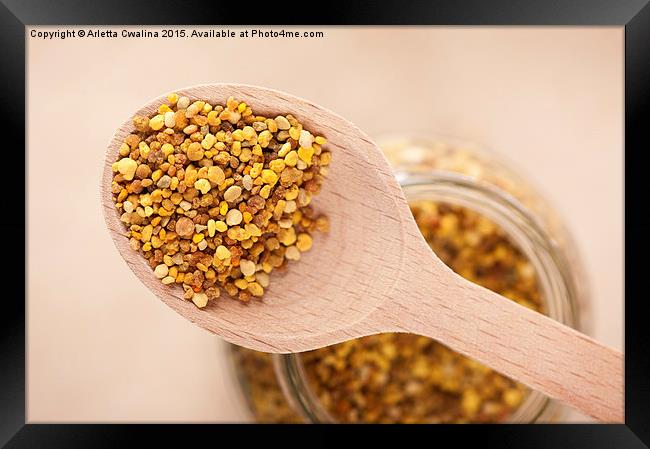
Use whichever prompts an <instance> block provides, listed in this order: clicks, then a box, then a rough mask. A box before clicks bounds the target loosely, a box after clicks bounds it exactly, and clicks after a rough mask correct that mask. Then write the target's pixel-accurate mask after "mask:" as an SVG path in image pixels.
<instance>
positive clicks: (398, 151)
mask: <svg viewBox="0 0 650 449" xmlns="http://www.w3.org/2000/svg"><path fill="white" fill-rule="evenodd" d="M377 143H378V144H379V146H380V147H381V148H382V149H383V150H384V152H385V154H386V156H387V158H388V160H389V161H390V162H391V164H392V165H393V167H394V168H395V175H396V176H397V179H398V180H399V182H400V184H401V186H402V188H403V190H404V193H405V195H406V198H407V200H408V202H409V204H410V205H411V208H412V211H413V212H414V216H415V218H416V221H418V224H419V225H420V228H421V230H422V231H423V235H424V236H425V238H427V240H428V241H429V243H430V244H431V245H432V247H433V248H434V250H435V251H436V253H437V254H438V255H439V256H440V257H441V259H442V260H443V261H445V262H447V263H448V264H449V265H450V267H451V268H452V269H454V270H455V271H457V272H458V273H459V274H461V275H462V276H465V277H468V278H470V279H471V280H473V281H474V282H477V283H479V284H482V285H484V286H485V287H487V288H492V286H496V288H492V289H494V290H495V291H498V290H499V289H500V290H501V291H498V292H499V293H501V294H503V295H504V296H507V297H511V299H513V300H516V301H517V302H519V303H520V304H522V305H525V306H527V307H531V308H534V309H536V310H538V311H540V312H542V313H545V314H547V315H549V316H550V317H552V318H554V319H555V320H557V321H560V322H562V323H564V324H566V325H568V326H571V327H574V328H576V329H578V330H580V331H582V332H588V331H589V329H588V321H589V320H588V316H587V314H588V307H587V302H586V300H587V296H588V295H587V293H588V292H587V289H586V282H585V277H584V273H583V271H582V269H581V264H580V261H579V260H578V255H577V251H576V249H575V247H574V245H573V243H572V240H571V239H570V237H569V235H568V233H567V232H566V230H565V229H564V227H563V225H562V223H561V221H560V220H559V218H558V217H557V215H556V214H555V213H554V211H553V209H552V208H551V207H550V206H549V204H548V203H547V202H546V201H545V200H544V199H543V198H542V197H541V196H540V195H539V193H538V192H537V191H536V190H535V189H534V188H532V187H531V186H530V184H529V183H528V182H527V181H525V180H524V178H523V177H522V176H520V175H519V174H518V172H517V171H515V170H513V169H512V168H511V167H512V165H511V164H510V166H508V165H507V164H506V163H504V162H503V158H497V157H495V155H494V154H493V153H490V152H488V151H486V150H485V149H484V148H481V147H479V146H478V145H474V144H470V143H467V142H462V141H458V140H455V139H450V138H440V137H433V138H432V137H421V136H408V137H402V136H397V137H389V136H386V137H382V138H380V139H377ZM463 226H465V227H464V228H463ZM474 227H476V229H478V230H479V231H480V232H479V231H477V232H475V230H474ZM454 232H455V233H456V234H454ZM445 233H446V234H445ZM454 242H461V243H458V245H459V246H454V245H455V243H454ZM487 248H490V249H489V252H488V250H487ZM472 258H474V259H472ZM500 258H501V259H500ZM479 261H480V262H479ZM486 264H487V265H486ZM495 267H496V268H495ZM506 278H507V279H506ZM524 286H526V287H524ZM517 289H518V290H517ZM526 289H527V290H526ZM523 296H528V297H527V298H524V297H523ZM346 345H347V346H346ZM396 348H397V349H396ZM413 348H416V349H413ZM400 351H401V352H400ZM350 354H352V355H350ZM232 355H233V361H234V363H235V366H236V368H237V372H238V379H239V383H240V385H241V386H242V388H243V392H244V396H245V397H246V398H247V401H248V405H249V407H250V409H251V411H252V413H253V415H254V418H255V419H256V420H257V421H260V422H517V423H532V422H537V423H541V422H551V421H559V420H561V419H562V417H563V415H564V412H565V411H566V410H565V408H564V407H562V406H561V405H560V404H559V403H557V402H556V401H553V400H551V399H549V398H547V397H546V396H544V395H543V394H541V393H539V392H536V391H532V390H529V389H527V388H526V387H523V386H522V385H518V384H516V383H515V382H513V381H511V380H509V379H507V378H505V377H503V376H501V375H500V374H497V373H494V372H492V371H491V370H490V369H489V368H487V367H483V366H482V365H480V364H478V363H477V362H474V361H471V360H469V359H466V358H464V357H463V356H460V355H459V354H456V353H454V352H453V351H451V350H449V349H448V348H446V347H444V346H442V345H441V344H439V343H436V342H433V341H432V340H429V339H426V338H425V337H417V336H410V335H407V334H399V335H398V334H386V335H384V336H369V337H364V338H362V339H358V340H354V341H352V342H345V343H341V344H339V345H334V346H332V347H329V348H324V349H318V350H316V351H310V352H307V353H301V354H286V355H270V354H265V353H259V352H255V351H250V350H247V349H243V348H239V347H236V346H232ZM366 359H371V361H370V362H367V361H365V360H366ZM359 360H361V361H359ZM387 360H388V361H387ZM353 361H354V363H353ZM400 363H401V364H402V365H404V366H401V365H399V364H400ZM348 364H349V366H348ZM355 364H356V365H355ZM369 366H370V367H371V368H369ZM369 372H370V374H368V373H369ZM409 376H413V379H410V377H409ZM463 376H464V377H463ZM367 379H370V380H367ZM398 379H399V380H398ZM373 385H374V387H373ZM377 385H379V386H377ZM375 387H376V388H375ZM364 395H365V396H364ZM333 398H334V399H333ZM351 404H354V405H351ZM477 404H478V405H477ZM403 410H406V412H403Z"/></svg>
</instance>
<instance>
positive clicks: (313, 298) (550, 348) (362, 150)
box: [101, 84, 623, 422]
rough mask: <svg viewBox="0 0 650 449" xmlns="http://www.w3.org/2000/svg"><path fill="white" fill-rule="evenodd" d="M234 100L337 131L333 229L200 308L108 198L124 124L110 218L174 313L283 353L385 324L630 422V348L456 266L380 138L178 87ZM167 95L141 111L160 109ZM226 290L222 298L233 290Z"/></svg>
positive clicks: (269, 96) (279, 105)
mask: <svg viewBox="0 0 650 449" xmlns="http://www.w3.org/2000/svg"><path fill="white" fill-rule="evenodd" d="M177 92H178V94H179V95H184V96H187V97H189V98H190V99H192V100H194V99H201V100H207V101H210V102H212V103H221V104H223V103H225V101H226V99H227V98H228V97H230V96H233V97H235V98H236V99H237V100H239V101H244V102H246V103H247V104H248V105H250V106H251V107H252V108H253V109H254V110H255V111H256V112H257V113H259V114H264V115H267V116H270V117H275V116H276V115H279V114H287V113H291V114H293V115H294V116H295V117H296V118H297V119H298V120H299V121H300V122H301V123H303V125H304V126H305V128H306V129H309V130H310V131H311V132H313V133H316V134H319V135H322V136H324V137H325V138H327V141H328V149H329V150H330V151H331V152H332V162H331V164H330V169H329V173H328V175H327V177H326V179H325V181H324V183H323V186H322V190H321V193H320V194H319V195H316V196H314V199H313V205H314V207H315V209H316V210H317V211H318V212H320V213H323V214H325V215H327V216H328V218H329V220H330V232H329V233H328V234H325V235H316V236H315V239H314V244H313V247H312V249H311V250H310V251H309V252H307V253H305V254H303V256H302V258H301V260H300V261H299V262H297V263H290V264H289V265H288V267H287V268H288V269H287V270H286V271H285V272H284V273H273V274H272V275H271V284H270V287H269V288H268V289H267V290H266V292H265V294H264V296H263V297H262V298H261V299H254V300H251V301H250V302H248V303H243V302H240V301H237V300H235V299H231V298H220V299H218V300H213V301H210V302H209V303H208V306H207V307H205V308H204V309H198V308H197V307H196V306H195V305H194V304H193V303H192V302H191V301H186V300H184V299H183V290H182V288H181V287H180V286H178V285H163V284H162V283H161V282H160V280H159V279H157V278H156V277H155V276H154V273H153V270H152V269H151V267H150V266H149V265H148V263H147V261H146V260H145V258H144V257H143V256H142V255H141V254H140V253H139V252H136V251H133V250H132V249H131V247H130V246H129V243H128V239H127V238H126V237H125V236H124V234H125V227H124V225H123V224H122V222H120V217H119V212H118V211H117V209H116V207H115V205H114V202H113V198H112V193H111V181H112V178H113V172H112V169H111V165H112V164H113V162H115V161H116V160H117V157H118V150H119V147H120V144H121V143H122V141H123V140H124V138H125V137H126V136H127V135H128V134H129V133H131V132H132V131H133V130H134V127H133V124H132V122H131V120H130V119H129V120H127V121H125V122H124V123H123V124H122V126H120V128H119V129H118V130H117V132H116V133H115V135H114V136H113V138H112V139H111V141H110V143H109V145H108V150H107V152H106V161H105V165H104V172H103V178H102V184H101V200H102V206H103V210H104V216H105V218H106V224H107V226H108V229H109V231H110V233H111V235H112V237H113V240H114V241H115V244H116V246H117V248H118V250H119V252H120V254H121V255H122V257H123V258H124V260H125V261H126V262H127V264H128V265H129V267H130V268H131V269H132V270H133V272H134V273H135V274H136V276H137V277H138V278H139V279H140V280H141V281H142V282H143V283H144V284H145V285H146V286H147V287H148V288H149V289H150V290H151V291H153V292H154V293H155V294H156V296H158V297H159V298H160V299H162V301H163V302H164V303H165V304H167V305H168V306H170V307H171V308H172V309H174V310H175V311H176V312H178V313H179V314H181V315H182V316H184V317H185V318H187V319H189V320H190V321H192V322H194V323H196V324H197V325H199V326H201V327H203V328H205V329H207V330H209V331H210V332H212V333H214V334H216V335H218V336H220V337H222V338H223V339H225V340H227V341H229V342H231V343H235V344H237V345H240V346H244V347H248V348H250V349H255V350H259V351H266V352H274V353H287V352H300V351H306V350H311V349H316V348H319V347H323V346H328V345H331V344H335V343H339V342H342V341H345V340H349V339H352V338H358V337H362V336H365V335H370V334H375V333H380V332H412V333H416V334H420V335H424V336H427V337H431V338H434V339H436V340H438V341H440V342H441V343H443V344H445V345H447V346H449V347H450V348H451V349H453V350H455V351H457V352H459V353H461V354H463V355H465V356H468V357H472V358H474V359H476V360H478V361H479V362H482V363H484V364H486V365H488V366H490V367H492V368H494V369H496V370H497V371H499V372H501V373H503V374H505V375H507V376H509V377H511V378H512V379H514V380H517V381H519V382H523V383H525V384H527V385H528V386H530V387H532V388H535V389H538V390H540V391H542V392H543V393H546V394H547V395H549V396H551V397H553V398H556V399H560V400H562V401H564V402H567V403H568V404H570V405H572V406H574V407H576V408H577V409H579V410H580V411H582V412H584V413H586V414H588V415H591V416H594V417H596V418H598V419H601V420H603V421H608V422H621V421H622V420H623V384H622V382H623V375H622V371H623V361H622V355H621V354H620V352H618V351H615V350H613V349H611V348H608V347H606V346H603V345H601V344H600V343H598V342H596V341H594V340H593V339H591V338H590V337H588V336H586V335H583V334H581V333H579V332H577V331H575V330H574V329H571V328H569V327H567V326H564V325H562V324H560V323H558V322H556V321H554V320H552V319H550V318H548V317H547V316H544V315H542V314H540V313H537V312H535V311H532V310H530V309H527V308H525V307H522V306H520V305H518V304H516V303H515V302H513V301H510V300H509V299H506V298H504V297H502V296H500V295H498V294H496V293H494V292H491V291H490V290H487V289H485V288H483V287H480V286H478V285H476V284H473V283H471V282H469V281H467V280H465V279H463V278H462V277H460V276H459V275H457V274H455V273H454V272H453V271H451V270H450V269H449V268H448V267H447V266H446V265H444V264H443V263H442V261H440V259H438V257H437V256H436V255H435V254H434V253H433V251H432V250H431V249H430V247H429V246H428V244H427V243H426V241H425V240H424V238H423V237H422V236H421V234H420V232H419V230H418V228H417V225H416V223H415V220H414V219H413V216H412V214H411V212H410V210H409V207H408V204H407V202H406V199H405V197H404V194H403V192H402V190H401V188H400V187H399V184H398V182H397V180H396V179H395V177H394V176H393V174H392V170H391V167H390V165H389V163H388V162H387V160H386V158H385V157H384V155H383V153H382V152H381V150H380V149H379V148H378V147H377V145H376V144H375V143H374V142H373V141H372V140H371V139H370V138H369V137H368V136H367V135H366V134H365V133H364V132H363V131H361V130H360V129H359V128H357V127H356V126H354V125H353V124H352V123H350V122H349V121H347V120H345V119H343V118H342V117H340V116H338V115H337V114H335V113H333V112H331V111H329V110H327V109H325V108H323V107H321V106H319V105H316V104H314V103H311V102H309V101H307V100H304V99H301V98H297V97H294V96H292V95H289V94H286V93H284V92H279V91H276V90H272V89H266V88H262V87H255V86H247V85H242V84H208V85H199V86H193V87H189V88H185V89H180V90H178V91H177ZM165 101H166V97H163V96H161V97H159V98H156V99H154V100H152V101H151V102H149V103H148V104H147V105H145V106H144V107H143V108H141V109H140V110H139V111H137V112H136V114H137V115H146V116H151V115H152V114H153V113H154V111H156V109H157V107H158V106H159V105H160V104H161V103H163V102H165ZM224 296H225V295H224Z"/></svg>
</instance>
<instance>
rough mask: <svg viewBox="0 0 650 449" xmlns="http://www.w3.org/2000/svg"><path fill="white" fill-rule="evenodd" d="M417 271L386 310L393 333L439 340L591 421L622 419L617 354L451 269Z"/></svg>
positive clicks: (620, 368) (620, 362)
mask: <svg viewBox="0 0 650 449" xmlns="http://www.w3.org/2000/svg"><path fill="white" fill-rule="evenodd" d="M424 270H426V268H424V269H423V268H422V267H421V268H420V270H419V273H420V276H419V279H417V280H416V279H413V278H411V279H410V282H407V283H402V282H398V285H397V286H396V287H397V289H396V291H397V293H399V294H400V301H399V302H398V301H392V302H391V303H392V304H394V307H392V308H391V309H392V310H391V309H389V310H385V313H386V312H388V313H389V314H390V315H392V316H386V319H388V320H390V321H392V322H393V323H397V325H398V329H397V330H401V331H405V332H412V333H416V334H420V335H424V336H427V337H431V338H434V339H436V340H438V341H441V342H443V343H444V344H446V345H447V346H449V347H450V348H451V349H453V350H455V351H458V352H460V353H461V354H464V355H466V356H468V357H471V358H473V359H476V360H477V361H479V362H481V363H484V364H485V365H487V366H490V367H492V368H494V369H495V370H497V371H499V372H501V373H503V374H504V375H506V376H508V377H510V378H512V379H514V380H516V381H519V382H522V383H524V384H526V385H528V386H530V387H531V388H533V389H536V390H539V391H541V392H542V393H545V394H547V395H548V396H550V397H552V398H555V399H558V400H560V401H563V402H565V403H567V404H569V405H571V406H573V407H575V408H576V409H578V410H580V411H581V412H583V413H585V414H587V415H590V416H592V417H594V418H596V419H598V420H601V421H605V422H617V423H620V422H623V420H624V416H623V414H624V412H623V410H624V408H623V396H624V394H623V356H622V354H621V353H620V352H618V351H616V350H614V349H611V348H609V347H606V346H604V345H602V344H600V343H598V342H597V341H595V340H593V339H592V338H590V337H588V336H586V335H584V334H582V333H580V332H578V331H576V330H574V329H572V328H570V327H568V326H565V325H563V324H561V323H559V322H557V321H555V320H553V319H551V318H549V317H547V316H545V315H542V314H541V313H538V312H535V311H533V310H530V309H528V308H526V307H523V306H521V305H519V304H517V303H515V302H514V301H511V300H509V299H506V298H504V297H503V296H500V295H498V294H496V293H494V292H492V291H490V290H488V289H485V288H483V287H481V286H479V285H476V284H474V283H472V282H469V281H467V280H465V279H463V278H461V277H460V276H458V275H457V274H455V273H453V272H452V271H451V270H449V271H448V272H447V273H446V274H445V275H441V273H440V271H439V269H438V270H436V271H437V273H436V275H435V276H436V278H435V279H436V282H435V283H433V284H432V282H431V281H429V282H424V279H425V278H428V276H426V275H424V273H423V271H424ZM441 280H442V282H441ZM425 285H426V286H428V288H427V287H424V286H425ZM432 285H433V287H432Z"/></svg>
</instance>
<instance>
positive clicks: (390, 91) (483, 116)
mask: <svg viewBox="0 0 650 449" xmlns="http://www.w3.org/2000/svg"><path fill="white" fill-rule="evenodd" d="M56 29H57V28H38V30H40V31H43V30H50V31H53V30H56ZM85 29H87V28H85ZM93 29H95V28H93ZM113 29H116V30H118V31H119V30H121V29H122V28H120V27H114V28H113ZM138 29H140V28H138ZM152 29H157V30H160V28H152ZM188 29H189V28H188ZM207 29H208V28H206V29H203V31H205V30H207ZM214 29H220V28H218V27H214ZM229 29H232V30H236V31H239V30H242V29H245V28H238V27H230V28H229ZM248 29H250V28H248ZM272 29H275V30H278V31H279V30H280V29H281V28H279V27H275V28H272ZM285 29H287V30H300V31H305V30H315V31H323V32H324V34H325V36H324V37H322V38H311V39H288V38H282V37H278V38H266V39H253V38H248V39H243V38H235V39H223V38H196V39H190V38H186V39H162V38H158V39H155V38H151V39H123V38H117V39H108V38H103V39H102V38H95V39H89V38H87V39H65V40H60V39H54V40H42V39H37V38H30V37H29V30H28V31H27V33H28V34H27V38H26V39H27V44H28V66H27V73H28V75H27V76H28V79H27V87H28V100H27V101H28V105H27V106H28V113H27V120H28V156H27V157H28V180H27V195H28V285H27V287H28V304H27V314H28V335H27V342H28V343H27V344H28V347H27V363H28V367H27V368H28V379H27V386H28V398H27V399H28V402H27V406H28V411H27V419H28V421H29V422H66V421H74V422H90V421H108V422H128V421H139V422H165V421H168V422H190V421H191V422H224V421H229V422H232V421H247V420H249V419H250V417H249V416H248V414H247V411H246V408H245V406H244V403H243V401H242V398H241V396H240V393H239V391H238V389H237V386H236V384H235V381H234V378H233V373H232V371H231V368H230V365H229V364H228V362H227V360H226V358H225V344H224V343H223V342H222V341H220V340H219V339H217V338H216V337H214V336H212V335H211V334H209V333H208V332H206V331H204V330H202V329H200V328H198V327H196V326H194V325H192V324H191V323H189V322H187V321H185V320H184V319H182V318H181V317H180V316H178V315H176V314H175V313H174V312H173V311H172V310H171V309H169V308H167V307H166V306H165V305H163V304H162V302H160V301H158V300H157V299H156V298H155V297H154V296H153V295H152V294H151V293H150V292H149V291H148V290H147V289H146V288H145V287H144V286H143V285H142V284H141V283H140V282H139V281H138V280H137V279H136V278H135V276H134V275H133V274H132V273H131V271H130V270H129V269H128V267H127V266H126V264H125V263H124V262H123V261H122V259H121V258H120V256H119V254H118V252H117V250H116V249H115V247H114V246H113V243H112V241H111V239H110V236H109V234H108V232H107V230H106V228H105V225H104V219H103V216H102V212H101V210H100V202H99V182H100V175H101V168H102V163H103V160H104V152H105V149H106V145H107V143H108V141H109V139H110V137H111V136H112V134H113V132H114V131H115V129H116V128H117V127H118V126H119V125H120V124H121V123H122V122H123V121H124V120H126V119H127V118H128V117H129V116H130V115H131V114H132V113H133V112H134V111H135V110H137V109H138V108H139V107H140V106H141V105H142V104H143V103H145V102H147V101H149V100H150V99H151V98H153V97H156V96H158V95H160V94H162V93H166V92H169V91H173V90H174V89H176V88H180V87H184V86H189V85H192V84H199V83H211V82H238V83H249V84H258V85H263V86H267V87H271V88H276V89H280V90H284V91H287V92H290V93H292V94H294V95H297V96H300V97H304V98H307V99H309V100H312V101H314V102H316V103H319V104H321V105H323V106H325V107H327V108H329V109H332V110H333V111H336V112H337V113H339V114H340V115H342V116H344V117H346V118H348V119H349V120H351V121H352V122H354V123H355V124H357V125H358V126H359V127H361V128H362V129H363V130H365V131H366V132H367V133H368V134H369V135H370V136H373V135H375V136H377V135H380V134H384V133H387V132H389V133H396V132H397V133H400V132H422V133H435V134H443V135H450V136H455V137H458V138H461V139H464V140H470V141H475V142H478V143H480V144H483V145H485V146H487V147H489V148H491V149H493V150H494V151H496V152H497V153H499V154H500V155H502V156H503V157H505V158H506V159H507V160H510V161H511V162H512V163H514V165H515V166H516V167H519V168H520V169H521V171H522V172H523V173H524V174H525V176H526V178H527V179H529V180H530V181H531V182H532V183H533V184H534V185H536V186H537V187H538V188H539V189H540V190H541V192H542V193H543V194H544V195H545V196H546V198H548V200H549V201H550V202H551V203H552V204H553V205H554V206H555V208H556V210H557V211H558V212H559V213H560V215H561V216H562V217H563V218H564V220H565V223H566V225H567V227H568V228H569V230H570V232H571V233H572V234H573V236H574V237H575V240H576V242H577V244H578V247H579V249H580V252H581V254H582V256H583V260H584V263H585V267H586V269H587V274H588V276H589V278H590V281H591V285H590V287H591V290H592V314H593V332H592V335H593V336H594V337H595V338H596V339H598V340H600V341H602V342H603V343H606V344H608V345H611V346H613V347H615V348H618V349H622V348H623V259H622V257H623V44H624V41H623V29H622V28H597V27H584V28H556V27H543V28H518V27H507V28H498V27H482V28H457V27H408V28H406V27H390V28H379V27H363V28H356V29H355V28H336V27H320V28H290V27H286V28H285ZM571 419H573V420H578V421H580V420H584V419H585V418H584V417H580V416H579V415H576V414H574V415H573V416H572V418H571Z"/></svg>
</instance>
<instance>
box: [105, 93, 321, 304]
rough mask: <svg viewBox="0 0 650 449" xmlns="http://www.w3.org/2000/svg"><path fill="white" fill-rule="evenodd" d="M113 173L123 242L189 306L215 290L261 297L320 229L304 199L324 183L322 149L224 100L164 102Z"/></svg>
mask: <svg viewBox="0 0 650 449" xmlns="http://www.w3.org/2000/svg"><path fill="white" fill-rule="evenodd" d="M167 100H168V101H167V103H164V104H161V105H160V107H159V108H158V111H157V114H155V115H153V116H151V117H143V116H136V117H134V118H133V125H134V131H133V132H132V133H131V134H129V135H128V136H127V137H126V138H125V139H124V142H123V143H122V145H121V146H120V149H119V157H118V159H117V161H116V162H115V163H114V164H113V166H112V168H113V172H114V173H115V175H114V177H113V182H112V185H111V188H112V192H113V200H114V202H115V206H116V207H117V209H118V211H120V212H121V221H122V222H123V223H124V224H125V226H126V228H127V232H126V237H127V238H129V241H130V246H131V248H132V249H133V250H135V251H140V252H141V253H142V254H143V255H144V257H145V258H146V259H147V260H148V261H149V265H150V266H151V268H152V269H153V272H154V275H155V276H156V277H157V278H158V279H160V280H161V282H162V283H163V284H181V285H182V286H183V289H184V291H185V294H184V298H185V299H187V300H190V299H191V300H192V301H193V302H194V303H195V304H196V305H197V307H200V308H202V307H205V306H206V305H207V304H208V301H209V300H213V299H216V298H218V297H219V296H220V292H221V290H222V289H223V290H224V291H225V292H226V293H227V294H229V295H230V296H233V297H236V298H238V299H239V300H241V301H248V300H250V299H251V298H252V297H260V296H262V295H263V294H264V289H265V288H266V287H268V286H269V283H270V277H269V274H270V273H271V272H272V271H274V270H279V271H281V270H284V269H286V266H287V263H288V262H287V261H288V260H299V259H300V254H301V253H302V252H305V251H308V250H309V249H310V248H311V246H312V236H311V234H312V233H313V232H314V231H324V230H327V228H328V222H327V218H326V217H324V216H322V215H321V216H319V215H317V214H316V213H315V212H314V210H313V208H312V206H311V200H312V196H313V195H316V194H318V192H319V191H320V187H321V185H322V182H323V180H324V178H325V176H326V175H327V170H328V165H329V163H330V161H331V154H330V153H329V152H328V151H326V150H325V149H324V148H323V147H324V146H325V145H326V143H327V142H326V140H325V138H324V137H322V136H314V135H312V134H311V133H310V132H309V131H308V130H306V129H304V128H303V126H302V124H301V123H300V122H298V120H297V119H296V118H295V117H293V116H292V115H291V114H286V115H279V116H277V117H275V118H269V117H265V116H261V115H255V114H254V113H253V110H252V109H251V107H250V106H248V105H247V104H246V103H243V102H238V101H237V100H235V99H234V98H232V97H230V98H228V100H227V101H226V104H225V105H213V104H210V103H209V102H207V101H203V100H190V99H189V98H187V97H179V96H178V95H177V94H170V95H169V96H168V97H167Z"/></svg>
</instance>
